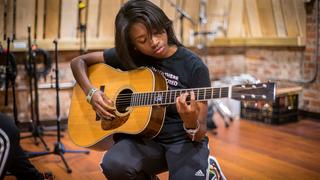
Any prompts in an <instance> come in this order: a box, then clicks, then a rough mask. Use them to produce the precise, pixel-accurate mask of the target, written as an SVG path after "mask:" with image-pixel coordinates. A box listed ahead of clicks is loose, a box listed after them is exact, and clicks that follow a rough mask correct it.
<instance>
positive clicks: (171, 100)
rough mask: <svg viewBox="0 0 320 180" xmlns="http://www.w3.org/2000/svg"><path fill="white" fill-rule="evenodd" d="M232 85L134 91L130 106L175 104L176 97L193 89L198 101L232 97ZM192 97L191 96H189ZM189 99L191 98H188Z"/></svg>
mask: <svg viewBox="0 0 320 180" xmlns="http://www.w3.org/2000/svg"><path fill="white" fill-rule="evenodd" d="M229 89H230V87H223V88H212V87H210V88H199V89H182V90H181V89H179V90H169V91H156V92H145V93H133V94H132V95H131V97H130V106H150V105H166V104H175V103H176V98H177V97H178V96H180V95H181V94H183V93H186V92H188V93H189V94H190V92H191V91H193V92H194V94H195V100H196V101H206V100H209V99H215V98H224V97H230V96H231V94H230V92H231V90H229ZM189 97H190V96H189ZM187 100H189V98H187Z"/></svg>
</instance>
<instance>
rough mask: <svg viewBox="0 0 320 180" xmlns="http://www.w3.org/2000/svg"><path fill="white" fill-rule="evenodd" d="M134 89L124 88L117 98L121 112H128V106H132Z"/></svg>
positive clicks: (118, 108) (117, 105) (117, 104)
mask: <svg viewBox="0 0 320 180" xmlns="http://www.w3.org/2000/svg"><path fill="white" fill-rule="evenodd" d="M132 93H133V92H132V91H131V90H130V89H123V90H122V91H121V92H120V93H119V96H118V97H117V99H116V108H117V110H118V111H119V112H120V113H125V112H127V107H129V106H130V102H131V95H132Z"/></svg>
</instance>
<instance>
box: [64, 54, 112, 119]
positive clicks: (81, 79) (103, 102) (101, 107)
mask: <svg viewBox="0 0 320 180" xmlns="http://www.w3.org/2000/svg"><path fill="white" fill-rule="evenodd" d="M97 63H104V59H103V52H93V53H88V54H85V55H81V56H78V57H76V58H74V59H72V61H71V64H70V66H71V70H72V73H73V76H74V78H75V79H76V81H77V83H78V84H79V85H80V87H81V88H82V90H83V92H84V93H85V94H86V95H87V94H88V93H89V91H90V89H92V88H95V87H94V86H93V85H92V84H91V82H90V80H89V78H88V74H87V70H88V67H90V66H91V65H94V64H97ZM90 103H91V105H92V108H93V109H94V110H95V111H96V112H97V114H98V115H99V116H100V117H102V118H105V119H110V118H114V117H115V116H114V115H113V111H114V108H113V102H112V101H111V100H110V99H109V98H107V97H106V95H105V94H104V93H103V92H101V91H96V92H95V93H94V94H93V96H92V99H91V102H90Z"/></svg>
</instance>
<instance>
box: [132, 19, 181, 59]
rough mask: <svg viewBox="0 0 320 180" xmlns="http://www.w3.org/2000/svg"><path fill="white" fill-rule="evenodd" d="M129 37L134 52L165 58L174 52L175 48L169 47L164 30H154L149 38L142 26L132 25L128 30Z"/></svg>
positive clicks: (140, 24) (138, 24) (139, 24)
mask: <svg viewBox="0 0 320 180" xmlns="http://www.w3.org/2000/svg"><path fill="white" fill-rule="evenodd" d="M129 36H130V39H131V41H132V43H133V45H134V47H135V50H138V51H140V52H141V53H143V54H145V55H148V56H151V57H155V58H167V57H170V56H171V55H172V54H173V53H174V52H175V50H176V47H175V46H174V47H169V45H168V36H167V32H166V31H165V30H164V29H163V31H161V32H157V31H156V30H154V31H153V32H152V37H150V35H149V33H148V31H147V28H146V27H145V25H144V24H142V23H134V24H133V25H132V26H131V28H130V31H129Z"/></svg>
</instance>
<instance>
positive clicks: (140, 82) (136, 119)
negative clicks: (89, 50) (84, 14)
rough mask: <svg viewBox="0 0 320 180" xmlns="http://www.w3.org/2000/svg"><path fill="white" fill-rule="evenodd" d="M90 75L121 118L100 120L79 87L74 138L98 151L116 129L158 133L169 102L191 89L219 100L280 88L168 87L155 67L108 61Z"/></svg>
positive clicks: (260, 96) (266, 94) (201, 97)
mask: <svg viewBox="0 0 320 180" xmlns="http://www.w3.org/2000/svg"><path fill="white" fill-rule="evenodd" d="M88 77H89V79H90V81H91V83H92V84H93V85H94V86H95V87H98V88H100V90H101V91H102V92H104V93H105V94H106V95H107V97H108V98H110V99H111V100H113V102H114V107H115V111H114V112H115V114H116V116H117V118H116V119H114V120H106V119H103V118H100V117H99V116H98V115H97V114H96V112H95V111H94V110H93V109H92V107H91V105H90V104H89V103H88V102H87V101H86V95H85V94H84V92H83V91H82V89H81V87H80V86H79V85H78V84H76V85H75V87H74V89H73V94H72V100H71V106H70V112H69V119H68V131H69V136H70V137H71V140H72V141H73V142H74V143H75V144H77V145H79V146H82V147H86V148H91V149H95V150H106V149H108V148H109V147H110V146H111V145H112V144H113V135H114V134H116V133H125V134H135V135H141V136H143V137H146V138H153V137H155V136H157V134H158V133H159V132H160V130H161V128H162V125H163V122H164V117H165V113H166V105H169V104H175V101H176V98H177V97H178V96H180V94H183V93H185V92H191V91H193V92H194V93H195V97H196V100H197V101H207V100H210V99H215V98H232V99H237V100H254V101H258V100H263V101H273V100H274V99H275V88H276V86H275V84H274V83H261V84H252V85H235V86H228V87H221V88H215V87H207V88H194V89H178V90H168V86H167V83H166V80H165V78H164V77H163V75H161V74H160V73H157V72H154V71H152V70H151V69H149V68H146V67H145V68H140V69H137V70H131V71H121V70H118V69H114V68H112V67H110V66H108V65H106V64H95V65H93V66H90V67H89V68H88Z"/></svg>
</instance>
